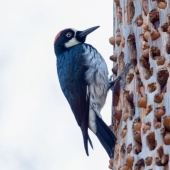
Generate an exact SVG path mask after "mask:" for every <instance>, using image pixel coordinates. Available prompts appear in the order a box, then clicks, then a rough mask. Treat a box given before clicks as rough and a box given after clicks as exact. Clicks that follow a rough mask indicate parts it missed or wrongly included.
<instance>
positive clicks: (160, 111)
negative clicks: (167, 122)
mask: <svg viewBox="0 0 170 170" xmlns="http://www.w3.org/2000/svg"><path fill="white" fill-rule="evenodd" d="M164 114H165V107H163V108H156V110H155V117H156V118H157V119H159V120H160V119H161V117H162V116H163V115H164Z"/></svg>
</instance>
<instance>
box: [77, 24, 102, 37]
mask: <svg viewBox="0 0 170 170" xmlns="http://www.w3.org/2000/svg"><path fill="white" fill-rule="evenodd" d="M99 27H100V26H95V27H92V28H88V29H86V30H84V31H80V33H79V34H78V38H84V37H86V36H87V35H88V34H90V33H91V32H93V31H94V30H96V29H97V28H99Z"/></svg>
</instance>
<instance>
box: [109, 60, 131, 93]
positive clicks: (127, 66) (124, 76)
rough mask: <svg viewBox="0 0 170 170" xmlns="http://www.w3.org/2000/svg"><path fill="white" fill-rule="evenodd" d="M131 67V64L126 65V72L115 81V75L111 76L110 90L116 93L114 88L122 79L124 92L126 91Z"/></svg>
mask: <svg viewBox="0 0 170 170" xmlns="http://www.w3.org/2000/svg"><path fill="white" fill-rule="evenodd" d="M130 66H131V63H128V64H126V66H125V68H124V70H123V71H122V72H121V73H120V75H119V76H118V77H117V78H116V79H115V80H113V81H111V80H112V78H113V75H111V76H110V78H109V89H111V90H112V91H114V87H115V86H116V84H117V83H118V82H119V81H120V80H121V79H122V86H123V90H124V91H126V90H125V85H126V75H127V73H128V72H129V68H130Z"/></svg>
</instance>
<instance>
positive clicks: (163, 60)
mask: <svg viewBox="0 0 170 170" xmlns="http://www.w3.org/2000/svg"><path fill="white" fill-rule="evenodd" d="M156 63H157V65H158V66H159V65H163V64H164V63H165V57H164V56H159V57H158V58H157V61H156Z"/></svg>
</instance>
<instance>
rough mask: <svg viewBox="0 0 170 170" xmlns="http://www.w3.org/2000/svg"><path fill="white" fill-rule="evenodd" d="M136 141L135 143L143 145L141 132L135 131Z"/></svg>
mask: <svg viewBox="0 0 170 170" xmlns="http://www.w3.org/2000/svg"><path fill="white" fill-rule="evenodd" d="M134 139H135V141H137V142H138V143H141V134H140V131H135V132H134Z"/></svg>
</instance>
